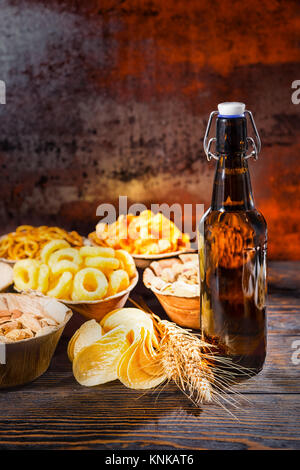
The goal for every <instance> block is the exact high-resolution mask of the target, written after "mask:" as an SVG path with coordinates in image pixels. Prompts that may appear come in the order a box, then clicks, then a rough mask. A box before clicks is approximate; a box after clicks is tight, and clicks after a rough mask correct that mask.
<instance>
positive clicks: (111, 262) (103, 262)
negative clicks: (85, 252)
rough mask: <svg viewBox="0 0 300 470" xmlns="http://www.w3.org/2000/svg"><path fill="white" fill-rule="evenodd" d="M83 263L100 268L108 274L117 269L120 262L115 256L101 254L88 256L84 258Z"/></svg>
mask: <svg viewBox="0 0 300 470" xmlns="http://www.w3.org/2000/svg"><path fill="white" fill-rule="evenodd" d="M85 265H86V266H88V267H92V268H98V269H101V271H103V272H104V273H105V274H107V275H109V274H110V272H111V271H113V270H115V269H118V268H119V265H120V262H119V260H118V259H116V258H103V257H102V256H95V257H93V258H91V257H88V258H86V259H85Z"/></svg>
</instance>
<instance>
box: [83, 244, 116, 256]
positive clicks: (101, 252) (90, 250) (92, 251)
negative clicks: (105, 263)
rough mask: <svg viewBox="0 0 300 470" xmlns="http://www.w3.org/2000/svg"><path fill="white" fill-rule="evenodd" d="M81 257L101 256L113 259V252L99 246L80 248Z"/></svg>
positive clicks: (110, 249) (111, 249)
mask: <svg viewBox="0 0 300 470" xmlns="http://www.w3.org/2000/svg"><path fill="white" fill-rule="evenodd" d="M79 251H80V254H81V256H82V257H84V258H85V257H86V256H90V257H93V256H102V257H103V258H114V256H115V250H114V249H113V248H104V247H101V246H83V247H81V248H80V250H79Z"/></svg>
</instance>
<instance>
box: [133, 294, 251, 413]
mask: <svg viewBox="0 0 300 470" xmlns="http://www.w3.org/2000/svg"><path fill="white" fill-rule="evenodd" d="M129 300H130V301H131V302H132V303H133V304H134V305H135V306H136V307H138V308H140V309H142V310H144V311H145V312H147V313H148V314H150V315H151V318H152V320H153V324H154V327H155V330H156V332H157V336H158V338H159V348H158V351H157V352H158V360H159V361H160V364H161V366H162V369H163V371H164V373H165V375H166V377H167V380H168V381H173V382H174V383H175V384H176V385H177V386H178V387H179V388H180V390H181V391H182V392H183V393H184V394H185V395H187V396H188V398H189V399H190V400H192V401H193V403H194V404H196V405H197V406H199V405H201V404H202V403H204V402H217V403H219V404H221V405H222V402H221V399H222V400H223V401H225V402H228V403H230V404H232V405H233V406H236V400H235V399H234V398H233V397H231V398H230V399H228V392H232V391H233V390H232V388H231V387H232V385H233V384H234V383H235V382H236V377H237V374H239V375H244V376H245V377H246V376H248V375H249V376H250V375H251V371H250V370H247V369H245V368H243V367H241V366H238V365H234V364H233V363H232V361H231V359H229V358H226V357H224V356H219V355H218V351H217V347H216V345H214V344H209V343H208V342H205V341H203V340H202V339H201V338H200V337H199V336H197V335H195V334H193V333H192V332H191V331H189V330H186V329H184V328H181V327H179V326H178V325H176V324H175V323H172V322H170V321H168V320H162V319H161V318H160V317H158V316H157V315H155V314H154V313H153V312H152V311H151V310H150V309H149V307H148V306H147V304H146V303H145V302H144V301H143V300H142V301H141V303H140V304H139V303H137V302H135V301H134V300H132V299H129ZM222 406H223V405H222Z"/></svg>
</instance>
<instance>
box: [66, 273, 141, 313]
mask: <svg viewBox="0 0 300 470" xmlns="http://www.w3.org/2000/svg"><path fill="white" fill-rule="evenodd" d="M138 280H139V275H138V272H136V273H135V276H134V277H133V278H132V279H131V280H130V284H129V286H128V287H127V289H126V290H123V291H121V292H118V293H117V294H115V295H112V296H110V297H106V298H104V299H101V300H89V301H88V300H81V301H79V300H76V301H72V300H61V302H63V303H64V304H65V305H67V306H68V307H69V308H71V309H72V310H73V311H74V312H77V313H80V314H81V315H83V316H84V317H85V318H88V319H89V320H90V319H92V318H94V319H95V320H97V321H100V320H102V318H103V317H105V315H106V314H107V313H109V312H111V311H112V310H116V309H119V308H122V307H124V305H125V303H126V301H127V299H128V297H129V293H130V292H131V291H132V289H134V287H135V286H136V285H137V282H138Z"/></svg>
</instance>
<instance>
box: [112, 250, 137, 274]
mask: <svg viewBox="0 0 300 470" xmlns="http://www.w3.org/2000/svg"><path fill="white" fill-rule="evenodd" d="M115 257H116V258H117V259H118V260H119V261H120V263H122V265H123V266H124V269H125V270H126V271H127V272H128V274H129V277H130V278H132V277H134V276H135V273H136V267H135V262H134V259H133V258H132V256H131V254H130V253H128V252H127V251H125V250H116V252H115Z"/></svg>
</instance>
